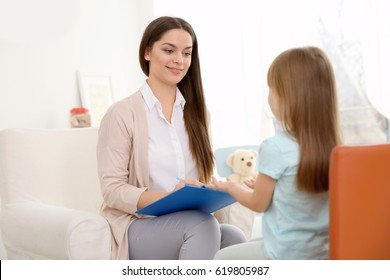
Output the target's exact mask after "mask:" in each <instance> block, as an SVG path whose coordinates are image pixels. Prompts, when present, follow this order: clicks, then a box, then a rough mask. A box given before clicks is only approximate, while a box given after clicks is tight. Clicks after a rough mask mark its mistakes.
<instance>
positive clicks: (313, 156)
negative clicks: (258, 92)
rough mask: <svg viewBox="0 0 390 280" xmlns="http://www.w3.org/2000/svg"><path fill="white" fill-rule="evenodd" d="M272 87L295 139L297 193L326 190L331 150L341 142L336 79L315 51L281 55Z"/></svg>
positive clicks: (272, 71) (324, 58)
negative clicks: (298, 155)
mask: <svg viewBox="0 0 390 280" xmlns="http://www.w3.org/2000/svg"><path fill="white" fill-rule="evenodd" d="M268 85H269V87H270V88H271V89H272V90H273V91H274V93H275V94H276V96H277V97H278V98H277V99H278V100H279V104H280V110H281V116H280V118H281V119H280V121H281V123H282V125H283V127H284V129H285V131H286V132H287V133H288V134H289V135H290V136H291V137H293V138H294V139H296V140H297V142H298V144H299V147H300V158H299V166H298V173H297V186H298V189H299V190H305V191H308V192H312V193H319V192H323V191H327V190H328V188H329V186H328V183H329V179H328V175H329V174H328V173H329V162H330V154H331V151H332V149H333V148H334V147H335V146H336V145H338V144H341V134H340V130H339V129H340V128H339V117H338V105H337V104H338V101H337V91H336V82H335V76H334V72H333V69H332V65H331V63H330V61H329V59H328V58H327V56H326V54H325V53H324V52H323V51H322V50H321V49H319V48H317V47H305V48H294V49H290V50H287V51H285V52H283V53H281V54H280V55H279V56H278V57H277V58H276V59H275V60H274V61H273V63H272V64H271V67H270V69H269V71H268Z"/></svg>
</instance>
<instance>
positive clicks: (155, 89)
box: [97, 17, 245, 260]
mask: <svg viewBox="0 0 390 280" xmlns="http://www.w3.org/2000/svg"><path fill="white" fill-rule="evenodd" d="M139 61H140V64H141V68H142V70H143V72H144V73H145V75H146V76H148V79H147V80H146V81H145V82H144V84H143V85H142V86H141V88H140V90H139V91H137V92H136V93H134V94H133V95H131V96H129V97H127V98H125V99H123V100H121V101H118V102H117V103H115V104H114V105H113V106H112V107H111V108H110V109H109V110H108V111H107V113H106V115H105V117H104V118H103V120H102V122H101V125H100V130H99V139H98V147H97V156H98V173H99V179H100V182H101V189H102V194H103V199H104V203H103V206H102V215H103V216H104V217H105V218H106V219H107V221H108V222H109V224H110V227H111V231H112V258H114V259H128V258H130V259H160V260H161V259H212V258H213V257H214V255H215V253H216V252H217V251H218V250H219V249H221V248H224V247H226V246H229V245H232V244H237V243H240V242H243V241H245V236H244V235H243V233H242V232H241V231H240V230H239V229H238V228H235V227H233V226H230V225H221V226H220V225H219V224H218V222H217V220H216V219H215V218H214V217H213V216H211V215H209V214H205V213H202V212H199V211H182V212H176V213H172V214H167V215H164V216H160V217H153V218H151V217H144V216H142V215H141V216H140V215H137V214H135V212H136V211H137V210H138V209H140V208H142V207H144V206H146V205H148V204H150V203H152V202H154V201H156V200H157V199H159V198H162V197H164V196H166V195H167V194H169V193H170V192H172V191H174V190H175V189H177V188H180V187H182V186H183V185H184V184H185V183H190V184H200V183H199V182H198V181H199V180H200V181H202V182H208V181H210V179H211V175H212V171H213V166H214V162H213V154H212V148H211V144H210V139H209V132H208V118H207V109H206V105H205V101H204V95H203V88H202V80H201V75H200V66H199V58H198V42H197V38H196V35H195V32H194V31H193V29H192V27H191V26H190V25H189V24H188V23H187V22H186V21H184V20H183V19H181V18H174V17H160V18H157V19H156V20H154V21H152V22H151V23H150V24H149V25H148V26H147V28H146V30H145V32H144V34H143V37H142V40H141V43H140V48H139ZM177 177H181V178H187V179H185V180H182V181H180V182H177V180H176V178H177Z"/></svg>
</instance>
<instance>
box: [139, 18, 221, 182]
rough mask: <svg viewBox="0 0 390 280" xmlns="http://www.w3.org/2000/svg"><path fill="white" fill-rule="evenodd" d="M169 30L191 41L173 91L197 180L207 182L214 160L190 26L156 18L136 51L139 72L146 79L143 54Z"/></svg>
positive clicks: (146, 65)
mask: <svg viewBox="0 0 390 280" xmlns="http://www.w3.org/2000/svg"><path fill="white" fill-rule="evenodd" d="M171 29H183V30H185V31H187V32H188V33H189V34H190V35H191V37H192V43H193V45H192V53H191V66H190V68H189V69H188V72H187V74H186V75H185V76H184V78H183V79H182V80H181V81H180V82H179V84H178V85H177V87H178V88H179V89H180V91H181V93H182V94H183V96H184V99H185V100H186V105H185V107H184V123H185V126H186V130H187V133H188V138H189V143H190V150H191V154H192V156H193V158H194V159H195V162H196V164H197V167H198V171H199V180H200V181H202V182H208V181H209V180H210V178H211V176H212V174H213V168H214V156H213V151H212V147H211V143H210V137H209V131H208V126H207V108H206V104H205V98H204V93H203V85H202V78H201V74H200V63H199V54H198V40H197V38H196V34H195V32H194V30H193V29H192V27H191V25H190V24H189V23H188V22H186V21H185V20H183V19H181V18H177V17H159V18H157V19H155V20H154V21H152V22H151V23H150V24H149V25H148V26H147V27H146V29H145V31H144V34H143V37H142V40H141V43H140V47H139V62H140V65H141V68H142V71H143V72H144V73H145V75H146V76H149V61H147V60H145V50H146V49H147V48H151V47H152V46H153V44H154V43H155V42H156V41H158V40H160V38H161V37H162V35H163V34H164V33H165V32H167V31H169V30H171Z"/></svg>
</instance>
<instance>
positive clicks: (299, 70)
mask: <svg viewBox="0 0 390 280" xmlns="http://www.w3.org/2000/svg"><path fill="white" fill-rule="evenodd" d="M268 85H269V89H270V90H269V97H268V102H269V105H270V107H271V110H272V112H273V114H274V115H275V117H276V118H277V120H278V121H279V122H280V124H281V126H282V128H283V130H282V131H281V132H278V133H276V135H275V136H273V137H271V138H269V139H268V140H266V141H264V142H263V143H262V144H261V146H260V150H259V161H260V162H259V175H258V178H257V180H256V182H247V184H249V185H252V186H253V187H254V190H253V191H247V190H246V189H244V188H242V187H240V185H238V184H235V183H233V182H218V181H216V180H215V179H213V182H212V184H209V185H208V187H210V188H214V189H219V190H223V191H226V192H228V193H230V194H231V195H232V196H234V197H235V198H236V199H237V200H238V201H239V202H240V203H241V204H243V205H244V206H246V207H248V208H250V209H252V210H254V211H258V212H264V216H263V218H262V221H263V226H262V228H263V238H264V239H263V240H260V241H259V240H258V241H255V242H256V243H254V242H249V243H247V244H242V245H241V244H240V245H236V246H232V247H230V248H226V249H224V250H221V251H220V252H218V253H217V255H216V258H221V259H225V258H232V259H237V258H243V259H327V258H328V212H329V211H328V209H329V208H328V207H329V206H328V204H329V202H328V169H329V159H330V154H331V151H332V149H333V147H335V146H336V145H338V144H340V143H341V139H340V132H339V121H338V108H337V95H336V85H335V77H334V73H333V70H332V66H331V64H330V62H329V60H328V58H327V56H326V55H325V53H324V52H323V51H321V50H320V49H318V48H316V47H306V48H294V49H290V50H287V51H285V52H283V53H281V54H280V55H279V56H278V57H276V59H275V60H274V62H273V63H272V64H271V66H270V69H269V71H268ZM257 245H259V246H257Z"/></svg>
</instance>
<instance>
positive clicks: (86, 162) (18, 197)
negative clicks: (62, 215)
mask: <svg viewBox="0 0 390 280" xmlns="http://www.w3.org/2000/svg"><path fill="white" fill-rule="evenodd" d="M97 132H98V130H97V128H73V129H5V130H2V131H1V132H0V190H1V199H2V204H3V205H5V204H7V203H17V202H24V201H35V202H41V203H45V204H51V205H57V206H63V207H69V208H73V209H79V210H86V211H91V212H98V211H99V208H100V206H101V203H102V195H101V192H100V186H99V180H98V175H97V163H96V144H97Z"/></svg>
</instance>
